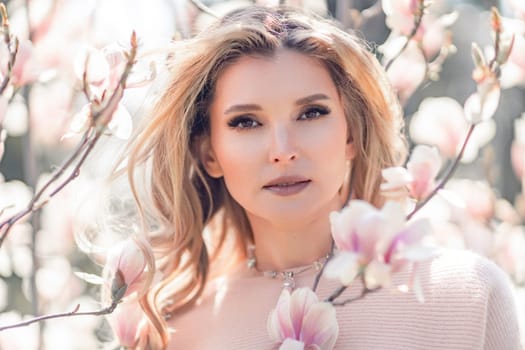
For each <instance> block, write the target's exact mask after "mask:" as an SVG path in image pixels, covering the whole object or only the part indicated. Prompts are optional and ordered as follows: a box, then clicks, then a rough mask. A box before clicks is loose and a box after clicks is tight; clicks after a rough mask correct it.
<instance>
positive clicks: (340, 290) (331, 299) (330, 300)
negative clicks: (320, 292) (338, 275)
mask: <svg viewBox="0 0 525 350" xmlns="http://www.w3.org/2000/svg"><path fill="white" fill-rule="evenodd" d="M346 288H348V287H347V286H341V287H339V288H337V289H336V290H335V292H333V293H332V294H331V295H330V296H329V297H328V298H326V299H325V301H326V302H328V303H332V304H333V302H334V300H335V299H336V298H338V297H339V296H340V295H341V294H342V293H343V292H344V291H345V290H346Z"/></svg>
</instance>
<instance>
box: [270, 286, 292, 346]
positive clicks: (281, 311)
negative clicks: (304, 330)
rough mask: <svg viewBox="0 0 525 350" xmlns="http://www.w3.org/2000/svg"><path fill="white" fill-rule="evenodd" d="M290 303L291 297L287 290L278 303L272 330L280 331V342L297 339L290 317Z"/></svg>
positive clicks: (282, 293) (283, 292)
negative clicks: (286, 339)
mask: <svg viewBox="0 0 525 350" xmlns="http://www.w3.org/2000/svg"><path fill="white" fill-rule="evenodd" d="M290 302H291V295H290V292H289V291H288V290H287V289H284V290H283V291H282V292H281V295H280V296H279V300H278V301H277V307H276V308H275V317H274V319H273V320H272V322H273V323H274V324H272V328H276V329H278V330H279V335H280V337H279V338H280V339H279V340H280V341H282V340H283V339H285V338H293V339H295V338H296V335H295V332H294V328H293V325H292V319H291V316H290Z"/></svg>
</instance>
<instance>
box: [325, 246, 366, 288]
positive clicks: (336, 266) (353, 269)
mask: <svg viewBox="0 0 525 350" xmlns="http://www.w3.org/2000/svg"><path fill="white" fill-rule="evenodd" d="M358 272H359V256H358V255H357V254H355V253H351V252H344V251H342V252H338V253H337V254H336V255H335V256H334V257H333V258H332V259H330V261H329V262H328V264H326V267H325V269H324V275H325V276H326V277H327V278H331V279H339V280H340V281H341V283H342V284H343V285H344V286H348V285H350V283H352V282H353V281H354V280H355V278H356V277H357V273H358Z"/></svg>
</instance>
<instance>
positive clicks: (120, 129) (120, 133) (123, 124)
mask: <svg viewBox="0 0 525 350" xmlns="http://www.w3.org/2000/svg"><path fill="white" fill-rule="evenodd" d="M108 129H109V130H110V131H111V133H112V134H113V135H114V136H115V137H117V138H119V139H122V140H127V139H128V138H129V137H130V136H131V132H132V129H133V124H132V118H131V114H129V112H128V110H127V108H126V107H124V105H122V103H119V104H118V106H117V109H116V110H115V112H114V113H113V116H112V117H111V121H110V122H109V123H108Z"/></svg>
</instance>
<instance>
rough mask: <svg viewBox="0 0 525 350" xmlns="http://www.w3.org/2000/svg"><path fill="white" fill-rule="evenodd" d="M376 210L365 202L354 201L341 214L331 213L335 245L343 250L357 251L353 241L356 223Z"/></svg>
mask: <svg viewBox="0 0 525 350" xmlns="http://www.w3.org/2000/svg"><path fill="white" fill-rule="evenodd" d="M375 210H376V209H375V208H374V207H373V206H372V205H371V204H370V203H367V202H365V201H361V200H353V201H351V202H350V203H349V204H348V206H346V207H345V208H343V209H342V210H341V211H339V212H332V213H330V224H331V228H332V236H333V238H334V241H335V244H336V246H337V247H338V248H339V249H342V250H353V249H355V247H354V244H355V242H354V241H353V239H354V238H353V237H352V235H353V233H354V230H355V226H356V223H357V222H358V221H359V220H360V219H361V218H362V217H363V216H364V215H365V214H366V213H369V212H373V211H375Z"/></svg>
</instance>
